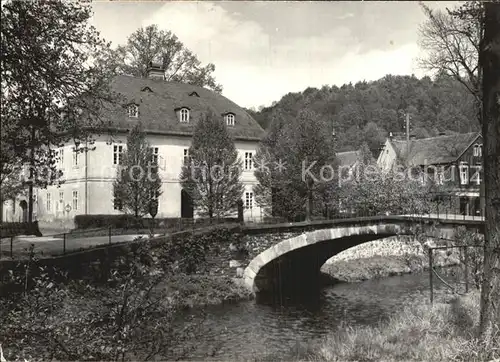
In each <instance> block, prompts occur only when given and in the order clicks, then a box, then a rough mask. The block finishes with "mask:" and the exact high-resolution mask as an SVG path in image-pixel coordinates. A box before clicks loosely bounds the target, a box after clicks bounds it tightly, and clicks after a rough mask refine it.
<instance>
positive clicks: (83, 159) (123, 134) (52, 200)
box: [3, 67, 265, 224]
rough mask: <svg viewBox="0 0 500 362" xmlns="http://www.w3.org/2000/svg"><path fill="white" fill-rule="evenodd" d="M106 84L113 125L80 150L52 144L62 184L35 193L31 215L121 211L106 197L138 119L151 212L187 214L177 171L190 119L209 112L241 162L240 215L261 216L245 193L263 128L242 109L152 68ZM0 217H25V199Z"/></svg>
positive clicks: (50, 218)
mask: <svg viewBox="0 0 500 362" xmlns="http://www.w3.org/2000/svg"><path fill="white" fill-rule="evenodd" d="M112 89H113V91H115V92H117V93H119V94H120V95H121V98H120V99H121V102H120V103H121V104H119V105H116V106H114V107H112V108H106V109H105V110H103V116H104V119H105V120H107V121H111V124H112V125H113V130H112V132H111V133H106V134H103V135H96V136H95V143H94V144H93V145H92V146H91V147H89V148H88V149H89V150H88V152H86V153H85V152H80V153H76V152H74V149H75V144H74V143H71V144H67V145H66V146H64V147H62V148H60V149H59V152H60V161H59V167H60V169H61V170H62V171H63V174H64V180H65V182H64V183H63V184H62V185H60V186H59V187H57V186H49V187H48V188H47V189H37V190H35V200H36V202H35V205H34V219H35V220H39V221H40V222H51V223H52V222H56V223H57V222H61V223H64V224H66V223H69V224H70V223H71V221H72V220H73V218H74V216H75V215H79V214H119V213H121V211H120V210H119V205H117V204H116V203H114V200H113V181H114V180H115V178H116V173H117V167H118V165H119V164H120V160H121V154H122V153H123V151H124V150H125V147H126V138H127V133H128V131H129V130H130V129H132V128H133V126H134V125H135V124H137V123H139V122H140V123H141V125H142V127H143V129H144V130H145V131H146V133H147V138H148V141H149V143H150V145H151V147H152V148H153V153H154V157H155V158H156V159H157V160H158V164H159V168H160V176H161V178H162V181H163V188H162V191H163V193H162V194H161V196H160V198H159V207H158V214H157V217H192V216H193V209H192V207H191V202H190V200H189V196H188V195H186V193H185V192H183V191H182V188H181V185H180V183H179V174H180V172H181V168H182V164H183V162H184V160H185V159H186V158H187V157H188V156H189V155H188V149H189V147H190V145H191V140H192V135H193V130H194V126H195V124H196V121H197V119H199V117H200V115H201V114H203V113H206V112H210V111H211V112H213V114H216V115H219V116H220V117H221V118H222V119H223V120H224V122H225V124H226V125H227V127H228V130H229V133H230V134H231V135H232V136H233V138H234V141H235V145H236V149H237V150H238V153H239V156H240V158H241V160H242V162H243V172H242V178H241V179H242V182H243V184H244V186H245V190H244V193H243V195H242V198H243V203H244V207H245V211H244V213H245V215H244V216H245V218H246V219H247V220H248V219H256V218H260V217H261V210H260V208H258V207H257V205H256V204H255V197H254V195H253V191H252V189H253V185H255V184H256V182H257V181H256V178H255V176H254V162H253V155H254V154H255V152H256V150H257V147H258V143H259V141H260V139H261V138H262V136H263V135H264V133H265V132H264V130H263V129H262V128H261V127H260V125H259V124H258V123H257V122H256V121H255V120H254V119H253V118H252V117H251V116H250V115H249V114H248V113H247V112H246V111H245V110H244V109H243V108H241V107H240V106H238V105H237V104H235V103H234V102H232V101H231V100H229V99H227V98H226V97H224V96H222V95H220V94H218V93H216V92H213V91H211V90H208V89H205V88H202V87H198V86H193V85H189V84H183V83H175V82H167V81H165V80H164V77H163V71H162V70H161V69H159V68H155V67H152V68H150V70H149V76H148V78H137V77H131V76H125V75H120V76H117V77H116V78H115V79H114V80H113V82H112ZM79 147H85V145H84V144H80V145H79ZM3 216H4V217H3V220H4V221H22V220H25V219H26V218H27V203H26V200H22V199H20V200H17V201H15V202H10V203H8V205H5V206H4V215H3Z"/></svg>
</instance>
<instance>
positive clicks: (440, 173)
mask: <svg viewBox="0 0 500 362" xmlns="http://www.w3.org/2000/svg"><path fill="white" fill-rule="evenodd" d="M443 173H444V171H443V170H441V171H439V170H437V171H436V184H438V185H442V184H443V183H444V174H443Z"/></svg>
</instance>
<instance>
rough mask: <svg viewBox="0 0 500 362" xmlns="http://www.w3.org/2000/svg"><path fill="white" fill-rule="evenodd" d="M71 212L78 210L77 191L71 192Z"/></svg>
mask: <svg viewBox="0 0 500 362" xmlns="http://www.w3.org/2000/svg"><path fill="white" fill-rule="evenodd" d="M72 210H75V211H76V210H78V191H76V190H73V208H72Z"/></svg>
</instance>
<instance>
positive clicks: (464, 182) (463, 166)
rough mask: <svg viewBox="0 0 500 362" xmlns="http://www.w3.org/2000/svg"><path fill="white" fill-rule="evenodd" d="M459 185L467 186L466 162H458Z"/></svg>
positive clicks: (467, 169)
mask: <svg viewBox="0 0 500 362" xmlns="http://www.w3.org/2000/svg"><path fill="white" fill-rule="evenodd" d="M459 170H460V185H468V184H469V165H468V164H467V162H460V166H459Z"/></svg>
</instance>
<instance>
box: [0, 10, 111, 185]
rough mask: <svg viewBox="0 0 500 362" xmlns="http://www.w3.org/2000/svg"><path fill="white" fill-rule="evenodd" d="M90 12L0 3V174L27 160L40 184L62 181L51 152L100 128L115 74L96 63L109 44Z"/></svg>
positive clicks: (102, 64) (54, 157) (101, 63)
mask: <svg viewBox="0 0 500 362" xmlns="http://www.w3.org/2000/svg"><path fill="white" fill-rule="evenodd" d="M91 14H92V13H91V6H90V5H88V4H84V3H82V2H67V1H58V0H55V1H50V2H46V1H35V2H33V1H17V0H12V1H7V2H4V3H3V4H2V24H1V48H2V61H1V68H2V96H1V116H2V134H1V141H2V142H1V143H2V158H1V160H0V161H1V165H0V166H1V170H2V173H3V172H4V170H5V169H6V166H5V164H25V163H30V164H31V166H32V167H33V171H34V176H33V177H34V181H35V182H36V183H37V184H38V185H39V186H42V187H43V186H45V185H47V184H49V183H52V182H54V181H55V180H57V179H58V178H59V176H60V173H59V172H58V171H57V169H56V167H55V163H56V156H55V153H54V151H53V148H54V147H59V145H61V144H63V143H65V142H67V141H69V140H71V139H75V138H86V137H87V136H88V134H87V133H88V132H87V130H88V129H89V128H92V127H97V126H99V125H103V124H104V123H105V121H104V120H102V119H101V118H100V117H99V111H100V109H101V108H102V107H103V106H104V104H105V103H106V102H110V101H111V102H113V101H114V100H115V97H114V95H113V94H112V93H111V91H110V89H109V80H110V77H111V76H112V73H111V72H110V70H109V69H108V68H107V67H105V66H104V63H103V62H100V61H99V60H100V59H101V56H102V55H103V54H104V53H105V52H106V49H107V44H106V43H105V42H104V41H103V40H102V39H100V38H99V35H98V32H97V31H96V30H95V29H94V28H93V27H92V26H90V25H89V19H90V17H91ZM30 149H31V150H32V152H33V155H32V154H31V153H32V152H28V150H30ZM7 156H8V157H7ZM2 181H3V180H2Z"/></svg>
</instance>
